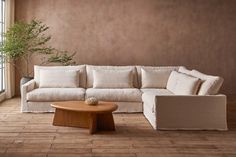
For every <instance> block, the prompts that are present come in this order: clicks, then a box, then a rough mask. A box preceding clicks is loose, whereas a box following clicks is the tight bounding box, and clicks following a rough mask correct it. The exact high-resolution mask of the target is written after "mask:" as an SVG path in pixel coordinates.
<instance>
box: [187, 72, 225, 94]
mask: <svg viewBox="0 0 236 157" xmlns="http://www.w3.org/2000/svg"><path fill="white" fill-rule="evenodd" d="M191 75H192V76H194V77H197V78H199V79H201V86H200V88H199V91H198V95H215V94H218V92H219V90H220V87H221V86H222V84H223V82H224V79H223V78H221V77H219V76H211V75H206V74H203V73H201V72H199V71H197V70H192V72H191Z"/></svg>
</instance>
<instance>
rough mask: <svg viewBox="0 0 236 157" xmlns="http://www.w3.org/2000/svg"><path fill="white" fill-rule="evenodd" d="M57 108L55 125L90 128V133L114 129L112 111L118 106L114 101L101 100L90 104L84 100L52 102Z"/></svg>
mask: <svg viewBox="0 0 236 157" xmlns="http://www.w3.org/2000/svg"><path fill="white" fill-rule="evenodd" d="M51 106H52V107H54V108H55V109H56V111H55V114H54V119H53V125H57V126H71V127H81V128H89V133H90V134H93V133H95V132H97V131H101V130H108V131H114V130H115V124H114V119H113V115H112V112H113V111H115V110H116V109H117V108H118V106H117V105H116V104H114V103H112V102H99V103H98V105H95V106H90V105H87V104H85V103H84V101H63V102H54V103H52V104H51Z"/></svg>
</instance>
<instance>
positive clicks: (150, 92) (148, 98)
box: [141, 89, 174, 113]
mask: <svg viewBox="0 0 236 157" xmlns="http://www.w3.org/2000/svg"><path fill="white" fill-rule="evenodd" d="M141 91H142V92H143V94H142V101H143V105H144V109H145V108H146V110H150V111H152V113H154V112H156V109H155V108H156V107H155V105H156V95H174V94H173V93H172V92H171V91H169V90H167V89H141Z"/></svg>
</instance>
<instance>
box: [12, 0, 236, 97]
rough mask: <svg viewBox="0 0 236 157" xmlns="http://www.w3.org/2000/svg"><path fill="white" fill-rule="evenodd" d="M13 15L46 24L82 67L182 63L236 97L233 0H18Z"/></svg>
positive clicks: (235, 4)
mask: <svg viewBox="0 0 236 157" xmlns="http://www.w3.org/2000/svg"><path fill="white" fill-rule="evenodd" d="M15 14H16V20H17V21H18V20H27V21H29V20H31V19H32V18H36V19H39V20H42V21H43V22H44V23H46V24H47V25H49V26H50V34H51V35H52V37H53V39H52V41H51V44H52V45H53V46H54V47H57V48H61V49H65V50H69V51H76V52H77V54H76V60H77V61H78V62H79V63H81V64H99V65H133V64H138V65H139V64H140V65H141V64H142V65H185V66H187V67H189V68H195V69H198V70H200V71H202V72H205V73H209V74H214V75H220V76H223V77H224V78H225V83H224V86H223V89H222V92H224V93H227V94H233V93H235V94H236V83H235V81H236V20H235V19H236V1H235V0H207V1H206V0H16V11H15ZM34 63H35V64H37V58H35V59H34ZM16 77H17V79H16V83H18V81H19V79H18V78H19V76H16ZM18 90H19V89H18Z"/></svg>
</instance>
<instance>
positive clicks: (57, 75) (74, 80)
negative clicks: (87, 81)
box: [39, 70, 79, 88]
mask: <svg viewBox="0 0 236 157" xmlns="http://www.w3.org/2000/svg"><path fill="white" fill-rule="evenodd" d="M78 75H79V71H76V70H40V79H39V80H40V81H39V88H76V87H78V86H79V79H78V78H79V77H78Z"/></svg>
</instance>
